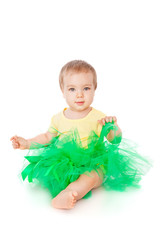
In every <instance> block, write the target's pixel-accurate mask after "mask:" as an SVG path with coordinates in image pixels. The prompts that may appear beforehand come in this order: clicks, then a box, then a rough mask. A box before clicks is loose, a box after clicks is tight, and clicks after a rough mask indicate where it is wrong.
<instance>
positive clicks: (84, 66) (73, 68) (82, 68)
mask: <svg viewBox="0 0 160 240" xmlns="http://www.w3.org/2000/svg"><path fill="white" fill-rule="evenodd" d="M69 72H73V73H81V72H85V73H88V72H91V73H92V75H93V84H94V87H95V89H96V88H97V74H96V71H95V69H94V68H93V67H92V66H91V65H90V64H89V63H87V62H85V61H82V60H73V61H70V62H68V63H66V64H65V65H64V66H63V67H62V69H61V71H60V74H59V85H60V88H61V89H62V88H63V79H64V76H65V75H66V74H67V73H69Z"/></svg>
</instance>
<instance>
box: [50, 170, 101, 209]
mask: <svg viewBox="0 0 160 240" xmlns="http://www.w3.org/2000/svg"><path fill="white" fill-rule="evenodd" d="M98 172H99V175H100V176H99V175H98V174H97V172H96V171H92V172H90V173H89V172H87V173H86V174H87V175H86V174H82V175H81V176H80V177H79V178H78V179H77V180H76V181H75V182H72V183H70V184H69V185H68V186H67V188H66V189H65V190H63V191H62V192H60V193H59V194H58V195H57V196H56V197H55V198H54V199H53V200H52V205H53V207H55V208H62V209H70V208H73V207H74V205H75V203H76V201H77V200H79V199H81V198H82V197H84V196H85V195H86V194H87V193H88V192H89V191H90V190H91V189H93V188H97V187H99V186H100V185H101V184H102V181H103V173H102V171H101V170H100V169H99V171H98Z"/></svg>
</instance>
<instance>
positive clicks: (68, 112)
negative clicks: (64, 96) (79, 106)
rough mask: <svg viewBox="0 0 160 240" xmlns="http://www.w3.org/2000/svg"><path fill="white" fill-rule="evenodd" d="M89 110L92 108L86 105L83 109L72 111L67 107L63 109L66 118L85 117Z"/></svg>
mask: <svg viewBox="0 0 160 240" xmlns="http://www.w3.org/2000/svg"><path fill="white" fill-rule="evenodd" d="M91 110H92V107H88V108H87V109H85V110H83V111H74V110H72V109H70V108H67V109H66V110H65V111H64V115H65V117H66V118H69V119H80V118H84V117H86V116H87V115H88V113H89V112H90V111H91Z"/></svg>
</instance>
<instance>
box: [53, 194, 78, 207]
mask: <svg viewBox="0 0 160 240" xmlns="http://www.w3.org/2000/svg"><path fill="white" fill-rule="evenodd" d="M77 196H78V193H77V192H76V191H71V190H63V191H62V192H60V193H59V194H58V195H57V196H56V197H55V198H53V200H52V206H53V207H55V208H61V209H71V208H73V207H74V205H75V203H76V202H77V200H76V197H77Z"/></svg>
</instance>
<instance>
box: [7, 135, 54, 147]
mask: <svg viewBox="0 0 160 240" xmlns="http://www.w3.org/2000/svg"><path fill="white" fill-rule="evenodd" d="M53 137H56V134H51V133H50V132H48V131H47V132H46V133H42V134H40V135H38V136H36V137H34V138H30V139H25V138H22V137H18V136H13V137H12V138H11V139H10V140H11V141H12V145H13V148H14V149H29V148H30V146H31V144H32V143H33V142H36V143H40V144H45V143H46V144H47V143H49V142H50V141H51V139H52V138H53Z"/></svg>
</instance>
